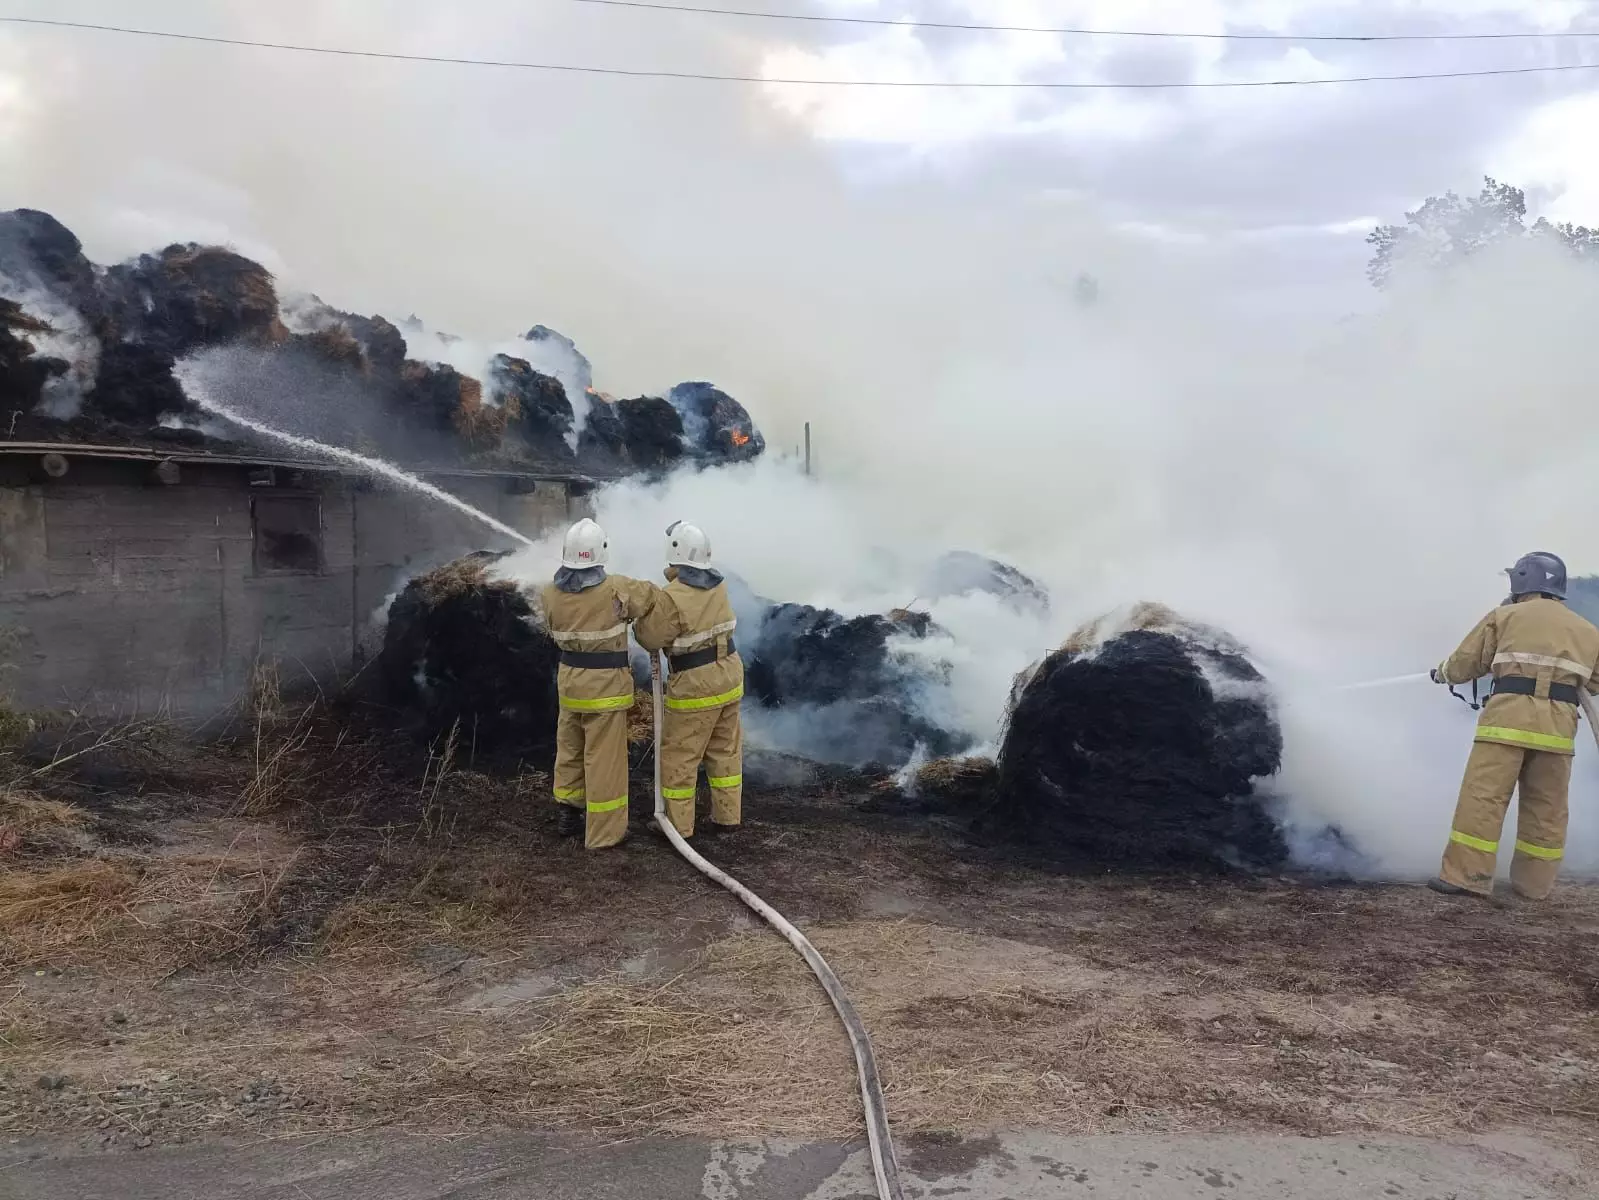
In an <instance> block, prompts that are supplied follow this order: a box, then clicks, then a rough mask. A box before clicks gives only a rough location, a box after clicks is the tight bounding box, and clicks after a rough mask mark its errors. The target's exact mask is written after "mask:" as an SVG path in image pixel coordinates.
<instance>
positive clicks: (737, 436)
mask: <svg viewBox="0 0 1599 1200" xmlns="http://www.w3.org/2000/svg"><path fill="white" fill-rule="evenodd" d="M732 436H733V445H735V446H742V445H744V444H745V443H746V442H748V441H749V440H750V435H749V434H747V433H745V432H744V431H743V430H742V429H735V430H733V434H732Z"/></svg>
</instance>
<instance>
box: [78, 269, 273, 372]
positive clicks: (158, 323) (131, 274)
mask: <svg viewBox="0 0 1599 1200" xmlns="http://www.w3.org/2000/svg"><path fill="white" fill-rule="evenodd" d="M103 291H104V294H105V296H106V298H107V303H108V307H109V311H110V315H111V319H112V321H113V322H114V324H115V325H116V327H117V329H118V330H119V331H120V332H121V335H122V340H124V341H132V342H141V343H144V344H146V345H150V346H154V347H158V348H159V349H160V350H162V351H165V352H166V353H167V354H170V355H171V356H172V357H173V358H182V357H183V356H184V355H186V354H188V353H190V352H191V351H194V350H198V349H200V348H202V347H205V346H216V345H222V344H225V343H228V342H235V341H251V342H255V343H257V344H260V345H272V344H276V343H279V342H281V341H283V340H284V338H285V337H286V336H287V331H286V330H285V329H284V328H283V325H282V322H281V321H280V320H279V319H278V294H277V289H276V287H275V286H274V284H273V280H272V274H271V272H269V271H268V270H267V269H266V268H265V267H263V266H262V265H261V264H260V263H257V262H252V261H251V260H250V259H248V258H245V257H244V256H243V255H242V254H235V253H234V252H233V251H231V250H226V249H223V248H222V247H220V246H199V245H195V244H193V243H190V244H189V245H183V246H168V247H167V248H166V249H165V250H163V251H161V252H160V253H159V254H145V255H141V256H140V257H139V258H136V259H133V260H132V261H131V262H126V263H122V264H120V265H119V266H115V267H112V268H111V269H110V270H109V271H107V272H106V275H105V282H104V288H103Z"/></svg>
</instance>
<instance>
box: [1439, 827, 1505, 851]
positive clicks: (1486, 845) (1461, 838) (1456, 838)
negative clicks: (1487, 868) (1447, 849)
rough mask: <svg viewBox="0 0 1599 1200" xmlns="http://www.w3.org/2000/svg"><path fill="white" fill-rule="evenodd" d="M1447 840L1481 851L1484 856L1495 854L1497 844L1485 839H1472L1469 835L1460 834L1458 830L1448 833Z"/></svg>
mask: <svg viewBox="0 0 1599 1200" xmlns="http://www.w3.org/2000/svg"><path fill="white" fill-rule="evenodd" d="M1449 840H1450V841H1451V842H1459V843H1460V844H1461V845H1462V846H1470V847H1471V848H1472V849H1473V850H1481V851H1482V852H1483V853H1484V854H1497V853H1498V852H1499V843H1498V842H1490V841H1488V840H1487V839H1486V838H1480V837H1472V836H1471V834H1469V833H1461V832H1460V830H1458V829H1451V830H1450V831H1449Z"/></svg>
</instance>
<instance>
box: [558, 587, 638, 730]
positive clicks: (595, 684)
mask: <svg viewBox="0 0 1599 1200" xmlns="http://www.w3.org/2000/svg"><path fill="white" fill-rule="evenodd" d="M660 594H661V591H660V589H659V588H657V587H656V586H655V585H654V584H653V583H647V582H645V581H644V580H642V579H629V578H627V576H625V575H601V576H600V577H599V579H598V582H596V583H593V584H592V585H591V586H588V587H585V588H583V589H582V590H581V591H565V590H563V589H562V588H561V587H560V586H558V585H557V584H548V585H546V586H545V588H544V590H543V592H542V594H541V595H540V613H541V614H542V616H543V618H544V624H545V628H547V629H548V630H549V633H550V637H551V638H553V639H554V640H555V644H556V646H557V647H559V648H560V650H561V665H560V668H559V670H558V672H557V674H556V677H555V690H556V691H557V693H559V695H560V698H561V707H562V708H563V709H565V710H567V711H570V712H609V711H611V710H614V709H629V708H632V707H633V672H632V670H631V669H630V668H629V667H628V663H627V627H628V624H629V623H630V622H632V621H637V620H639V619H640V618H642V617H643V616H645V615H646V614H647V613H649V612H650V610H651V609H652V608H654V606H655V603H656V599H657V597H659V596H660Z"/></svg>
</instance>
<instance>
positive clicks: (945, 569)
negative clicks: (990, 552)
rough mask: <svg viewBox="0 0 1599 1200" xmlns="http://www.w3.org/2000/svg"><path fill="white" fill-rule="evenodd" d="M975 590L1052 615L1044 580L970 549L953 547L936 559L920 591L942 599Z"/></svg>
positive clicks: (1029, 610)
mask: <svg viewBox="0 0 1599 1200" xmlns="http://www.w3.org/2000/svg"><path fill="white" fill-rule="evenodd" d="M973 593H982V594H985V595H989V596H996V597H998V598H999V599H1000V600H1001V601H1002V602H1003V603H1005V604H1006V605H1007V606H1008V607H1011V608H1015V609H1017V610H1019V611H1023V612H1031V613H1035V614H1037V615H1038V616H1041V617H1042V616H1048V615H1049V591H1048V590H1047V589H1046V588H1045V587H1044V586H1043V584H1041V583H1039V582H1037V581H1036V580H1034V579H1032V578H1030V577H1029V576H1027V575H1024V574H1023V573H1022V572H1021V571H1018V570H1017V569H1016V568H1015V567H1013V566H1011V565H1010V564H1008V563H1003V562H1000V561H999V560H998V559H997V558H987V557H985V556H984V555H981V554H973V553H972V552H971V551H969V550H952V551H950V552H949V553H948V554H945V555H944V556H943V557H942V558H940V559H939V560H938V561H937V562H935V563H934V564H933V566H932V568H931V569H930V570H929V571H928V573H927V575H926V577H925V578H924V579H923V580H922V587H921V593H920V594H921V595H922V596H924V597H926V598H927V599H929V600H939V599H943V598H944V597H946V596H965V595H971V594H973Z"/></svg>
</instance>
